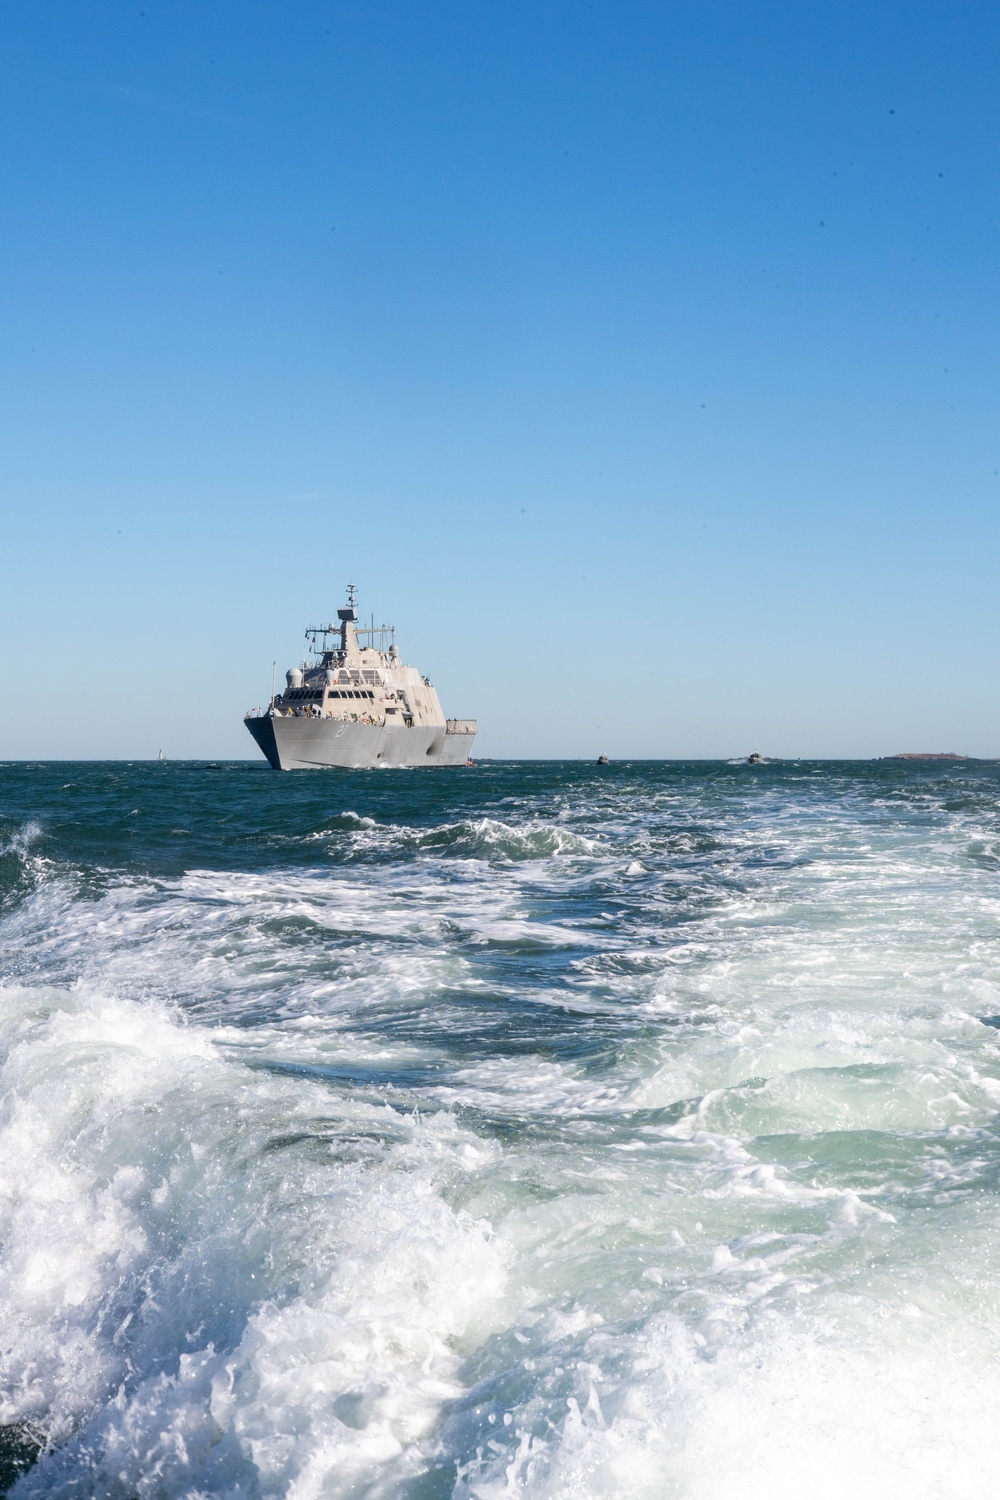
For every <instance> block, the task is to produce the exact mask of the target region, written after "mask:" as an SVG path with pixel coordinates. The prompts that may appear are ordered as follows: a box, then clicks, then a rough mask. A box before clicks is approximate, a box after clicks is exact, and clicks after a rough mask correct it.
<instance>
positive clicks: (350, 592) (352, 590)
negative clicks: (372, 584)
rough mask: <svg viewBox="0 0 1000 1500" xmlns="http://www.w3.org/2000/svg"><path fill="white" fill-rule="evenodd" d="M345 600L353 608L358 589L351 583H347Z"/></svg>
mask: <svg viewBox="0 0 1000 1500" xmlns="http://www.w3.org/2000/svg"><path fill="white" fill-rule="evenodd" d="M347 602H348V604H349V605H350V606H351V608H352V609H354V607H355V605H356V604H357V602H358V591H357V588H356V587H355V585H354V584H353V583H349V584H348V585H347Z"/></svg>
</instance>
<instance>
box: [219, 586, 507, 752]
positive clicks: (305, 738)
mask: <svg viewBox="0 0 1000 1500" xmlns="http://www.w3.org/2000/svg"><path fill="white" fill-rule="evenodd" d="M347 600H348V602H347V608H346V609H338V611H337V619H338V621H339V624H337V625H310V626H309V629H308V630H307V631H306V640H307V641H311V643H312V653H313V658H314V659H313V661H312V662H311V663H309V662H305V661H304V662H303V663H302V665H301V666H299V667H292V668H291V670H290V671H289V672H287V673H286V674H285V681H286V684H287V685H286V687H285V691H284V692H283V693H280V694H279V695H278V696H275V695H274V692H273V690H272V694H271V701H270V703H269V704H268V706H267V708H266V709H260V708H252V709H251V710H250V712H249V713H248V714H247V715H246V716H245V718H244V723H245V724H246V726H247V728H248V729H249V731H250V733H251V734H252V735H253V737H254V739H255V740H256V741H257V744H258V745H259V746H260V748H261V749H262V750H263V752H264V754H265V755H266V756H267V759H268V761H269V762H270V763H271V765H272V766H273V767H274V769H275V770H276V771H312V770H317V769H319V768H321V767H324V766H463V765H465V763H466V761H467V760H468V758H469V752H470V751H471V749H472V741H473V740H474V739H475V737H476V732H477V731H478V729H479V725H478V723H477V722H476V720H475V719H446V718H445V716H444V713H443V712H442V710H441V704H440V703H439V702H438V695H437V693H436V692H435V691H434V688H433V686H432V685H431V682H430V679H429V678H427V677H422V676H421V674H420V673H419V672H418V671H417V669H416V668H415V667H408V666H406V665H405V664H404V663H403V662H402V661H401V660H400V656H399V651H398V650H397V647H396V632H395V630H394V628H393V627H392V626H391V625H378V626H376V625H375V624H374V622H373V623H372V625H371V627H370V628H367V629H363V628H359V626H358V612H357V609H356V607H355V606H356V599H355V588H354V585H353V583H352V584H349V585H348V590H347ZM338 636H339V640H337V637H338ZM362 642H364V644H362Z"/></svg>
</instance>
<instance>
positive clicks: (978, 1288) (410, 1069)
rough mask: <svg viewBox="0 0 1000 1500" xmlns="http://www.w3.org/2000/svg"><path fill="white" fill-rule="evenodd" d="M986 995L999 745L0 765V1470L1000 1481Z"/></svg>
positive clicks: (619, 1486) (168, 1484) (998, 1119)
mask: <svg viewBox="0 0 1000 1500" xmlns="http://www.w3.org/2000/svg"><path fill="white" fill-rule="evenodd" d="M998 1027H1000V764H996V763H993V762H969V763H962V764H951V765H940V764H918V763H909V764H907V763H900V762H845V763H832V762H822V763H819V762H817V763H807V762H802V763H794V764H793V763H790V762H785V763H775V764H770V765H763V766H757V767H750V766H747V765H737V764H725V763H721V762H720V763H707V762H701V763H690V764H683V763H671V762H667V763H663V762H655V763H654V762H645V763H644V762H635V763H618V764H612V765H611V766H608V767H604V768H598V767H596V766H593V765H589V764H581V763H577V762H566V763H554V762H536V763H527V762H520V763H514V762H511V763H484V764H480V765H479V766H478V767H475V768H469V769H462V770H454V771H445V770H439V771H432V770H421V771H414V772H408V771H380V772H379V771H376V772H348V771H334V772H328V773H323V772H315V773H308V772H306V773H292V774H284V775H283V774H278V773H274V772H272V771H270V770H268V769H267V768H266V767H265V766H264V765H263V764H261V765H257V764H253V763H242V762H240V763H232V764H227V763H222V764H218V765H208V764H197V763H184V764H170V763H167V764H148V763H134V764H119V763H93V762H91V763H86V764H69V763H58V764H52V763H49V764H16V765H10V764H8V765H3V766H0V1423H2V1424H3V1427H2V1429H0V1490H2V1489H3V1488H4V1486H7V1487H9V1486H11V1485H13V1490H12V1493H13V1494H14V1495H16V1496H17V1500H28V1497H29V1496H31V1497H40V1496H46V1497H66V1500H69V1497H74V1500H77V1497H86V1496H94V1497H102V1500H105V1497H106V1500H176V1497H190V1500H195V1497H227V1500H257V1497H276V1496H288V1497H292V1500H314V1497H315V1500H319V1497H331V1500H333V1497H337V1500H348V1497H350V1500H389V1497H393V1500H397V1497H398V1500H446V1497H449V1500H450V1497H454V1500H473V1497H476V1500H500V1497H505V1496H529V1497H539V1500H541V1497H546V1500H585V1497H591V1496H602V1497H618V1500H675V1497H676V1500H827V1497H829V1500H833V1497H836V1500H868V1497H871V1500H875V1497H878V1500H894V1497H897V1496H898V1497H906V1500H959V1497H960V1500H973V1497H975V1500H987V1497H989V1500H995V1497H996V1495H997V1493H998V1489H1000V1477H998V1476H1000V1421H998V1419H997V1412H998V1410H1000V1357H998V1356H1000V1194H998V1189H1000V1048H998V1036H1000V1031H998ZM18 1476H19V1477H18Z"/></svg>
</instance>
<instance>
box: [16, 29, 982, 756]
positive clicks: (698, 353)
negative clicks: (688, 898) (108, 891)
mask: <svg viewBox="0 0 1000 1500" xmlns="http://www.w3.org/2000/svg"><path fill="white" fill-rule="evenodd" d="M998 66H1000V11H998V10H997V8H996V6H995V5H987V4H985V3H983V4H956V3H949V4H920V3H905V4H903V3H880V4H878V5H872V4H870V3H866V4H860V3H856V0H838V3H829V4H806V3H798V4H791V3H787V4H781V3H771V0H754V3H750V0H746V3H723V0H705V3H698V4H696V3H689V4H682V3H671V0H663V3H658V4H653V3H635V0H617V3H614V4H611V3H604V0H594V3H592V4H590V3H586V0H577V3H532V4H521V3H513V0H512V3H495V4H490V3H479V4H474V3H472V0H461V3H460V0H442V3H425V0H407V3H400V0H396V3H380V0H366V3H363V4H362V3H357V4H352V5H347V4H336V3H326V4H324V3H318V0H299V3H295V4H288V3H287V0H286V3H284V4H278V3H254V0H241V3H240V4H238V5H237V4H236V3H234V0H219V3H209V4H204V3H203V0H202V3H197V4H196V3H193V0H189V3H164V0H137V3H135V4H122V3H96V4H93V5H87V6H80V5H77V4H69V3H67V0H62V3H53V0H36V3H34V4H32V5H30V6H28V5H21V6H10V7H6V8H5V9H4V10H3V11H2V12H0V128H2V132H3V151H2V153H0V172H2V204H3V218H4V232H3V234H2V236H0V287H2V298H0V326H2V341H0V383H2V384H0V393H2V400H0V412H2V416H0V421H2V427H3V431H2V441H0V509H2V535H3V539H4V561H5V567H4V587H3V590H2V591H0V632H2V640H3V650H2V653H0V662H2V673H3V694H4V702H5V704H6V712H5V713H4V714H3V717H2V721H0V758H4V759H12V758H22V757H30V758H43V757H76V756H80V757H92V756H96V757H105V756H107V757H113V758H117V757H122V758H132V757H140V756H145V755H155V754H156V753H157V751H158V750H159V749H161V748H162V749H163V750H164V752H165V753H166V754H167V755H168V756H171V757H174V756H176V757H181V756H206V757H222V756H229V755H247V756H256V753H257V752H256V750H255V747H254V746H253V744H252V742H251V741H250V739H249V736H248V735H247V734H246V731H245V730H244V728H243V725H242V716H243V712H244V711H245V709H246V708H248V707H249V706H251V705H252V704H256V703H259V702H261V701H262V700H266V697H267V694H268V691H269V688H270V679H271V661H272V658H275V657H276V658H277V660H278V670H279V674H281V673H283V671H284V669H285V667H287V666H289V665H291V664H292V663H293V662H294V661H296V660H297V659H298V657H299V656H300V654H301V650H302V632H303V630H304V629H305V627H306V626H307V625H309V624H312V623H314V622H315V620H316V619H318V618H320V617H322V616H326V617H329V616H330V615H332V614H333V613H334V612H335V610H336V608H337V606H338V604H340V603H341V602H342V599H343V593H344V585H345V584H346V583H347V581H348V579H353V581H354V582H355V583H356V584H357V585H358V590H359V605H360V608H361V611H362V612H363V613H364V614H365V615H366V616H367V615H368V614H369V613H371V612H374V613H375V614H376V615H378V616H379V617H380V618H389V619H391V620H393V621H394V623H395V624H396V626H397V629H398V633H399V634H398V639H399V642H400V646H401V649H402V653H403V656H404V658H406V659H409V660H411V661H412V662H413V663H414V665H416V666H418V667H419V668H420V669H421V670H422V671H423V672H425V673H427V674H428V675H429V676H430V677H431V678H432V679H433V680H434V682H435V684H436V685H437V687H438V689H439V691H440V694H441V697H442V701H443V705H444V708H445V711H446V712H447V713H449V714H453V715H459V716H464V715H469V716H472V715H477V716H478V718H479V720H480V723H481V736H480V739H479V741H478V743H477V751H478V752H479V753H480V754H482V755H484V756H489V755H497V756H502V755H525V756H534V755H539V756H548V755H567V756H573V755H583V756H588V757H589V756H592V755H593V756H596V754H597V753H598V752H600V751H606V752H607V753H608V754H610V755H615V756H728V755H732V754H738V753H743V754H745V753H747V752H749V751H750V750H752V749H759V750H761V751H763V752H764V753H766V754H767V753H770V754H775V755H801V756H867V755H882V754H890V753H892V752H895V751H912V750H931V751H940V750H956V751H960V752H966V753H969V754H976V755H983V756H993V755H1000V701H998V694H997V672H996V657H997V647H998V628H997V597H996V596H997V591H996V586H995V574H996V557H997V547H998V540H1000V512H998V503H1000V430H998V420H997V418H998V411H997V406H998V400H997V398H998V391H1000V382H998V373H1000V371H998V365H1000V340H998V337H997V335H998V328H997V323H998V275H997V260H998V209H1000V199H998V188H1000V155H998V151H997V146H998V123H1000V121H998V117H1000V91H998V89H997V84H996V79H997V76H998Z"/></svg>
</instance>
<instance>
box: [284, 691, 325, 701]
mask: <svg viewBox="0 0 1000 1500" xmlns="http://www.w3.org/2000/svg"><path fill="white" fill-rule="evenodd" d="M322 696H323V694H322V692H321V690H320V689H319V688H291V689H290V690H289V691H288V692H287V693H286V694H285V700H286V702H287V701H288V700H289V699H291V700H293V701H294V702H295V703H318V702H319V701H320V699H321V698H322Z"/></svg>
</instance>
